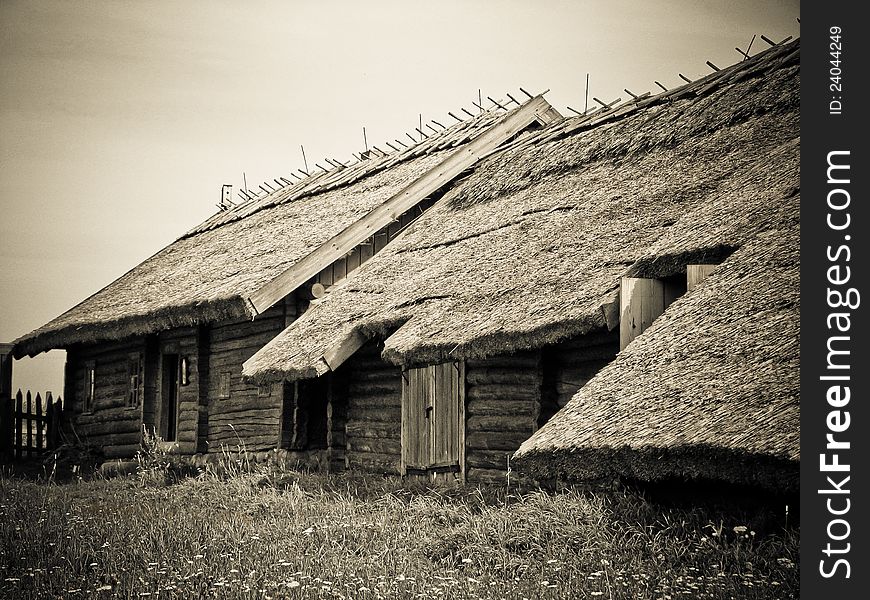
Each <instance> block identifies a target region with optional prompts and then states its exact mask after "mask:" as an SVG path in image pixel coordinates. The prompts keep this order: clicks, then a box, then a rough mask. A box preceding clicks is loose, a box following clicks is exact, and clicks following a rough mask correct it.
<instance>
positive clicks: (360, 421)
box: [333, 342, 402, 475]
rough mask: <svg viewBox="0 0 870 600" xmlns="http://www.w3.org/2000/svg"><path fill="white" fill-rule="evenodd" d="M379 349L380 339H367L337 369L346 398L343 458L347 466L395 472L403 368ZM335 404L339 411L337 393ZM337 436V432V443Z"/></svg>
mask: <svg viewBox="0 0 870 600" xmlns="http://www.w3.org/2000/svg"><path fill="white" fill-rule="evenodd" d="M382 349H383V344H382V343H375V342H369V343H367V344H366V345H365V346H363V347H362V348H360V350H359V351H358V352H356V353H355V354H354V355H353V356H352V357H351V358H349V359H348V360H347V362H345V363H344V365H342V366H341V368H340V369H339V370H338V371H337V372H336V374H339V373H341V375H342V376H343V378H344V379H343V381H344V383H343V386H344V389H345V394H346V399H347V404H346V406H347V412H346V421H345V436H346V440H345V441H346V449H345V459H346V464H347V468H348V469H350V470H359V471H366V472H371V473H384V474H390V475H397V474H399V472H400V469H401V458H402V440H401V436H402V371H401V369H400V368H399V367H396V366H393V365H390V364H387V363H385V362H384V361H383V360H382V359H381V350H382ZM334 404H335V409H337V411H340V404H339V402H338V397H337V396H336V397H335V398H334ZM339 414H340V412H339ZM338 426H339V424H338V423H336V427H335V428H333V429H336V428H337V427H338ZM334 435H335V434H334ZM339 438H340V434H339V435H336V438H335V439H336V445H339V444H338V442H339Z"/></svg>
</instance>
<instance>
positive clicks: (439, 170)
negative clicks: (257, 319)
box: [248, 95, 563, 314]
mask: <svg viewBox="0 0 870 600" xmlns="http://www.w3.org/2000/svg"><path fill="white" fill-rule="evenodd" d="M562 118H563V117H562V115H561V114H560V113H559V111H557V110H556V109H555V108H553V107H552V106H550V103H549V102H547V101H546V100H544V97H543V96H542V95H538V96H535V97H533V98H532V99H531V100H529V101H528V102H526V103H525V104H523V105H522V106H520V107H519V108H516V109H514V110H513V111H512V112H509V113H507V114H505V115H504V116H503V117H502V118H501V119H500V120H499V121H498V122H497V123H496V124H495V125H492V126H490V127H489V128H487V129H486V130H485V131H484V132H483V133H481V134H480V135H479V136H477V137H476V138H474V139H473V140H472V141H470V142H468V143H467V144H465V145H464V146H462V147H460V148H458V149H457V150H456V151H455V152H453V153H452V154H451V155H450V156H448V157H447V158H445V159H444V160H443V161H441V163H439V164H438V165H437V166H436V167H435V168H433V169H431V170H429V171H427V172H426V173H424V174H423V175H421V176H420V177H418V178H417V179H415V180H414V181H413V182H411V183H410V184H409V185H408V186H406V187H405V188H404V189H403V190H402V191H400V192H399V193H398V194H396V195H395V196H393V197H392V198H390V199H389V200H387V201H386V202H384V203H383V204H381V205H380V206H377V207H376V208H374V209H373V210H372V211H371V212H369V213H368V214H367V215H366V216H364V217H362V218H361V219H359V220H358V221H356V222H355V223H353V224H351V225H349V226H348V227H346V228H345V229H344V230H343V231H341V232H340V233H338V234H337V235H335V236H333V237H332V239H330V240H329V241H327V242H326V243H324V244H322V245H321V246H320V247H318V248H317V249H316V250H314V251H313V252H311V253H310V254H308V255H307V256H305V257H304V258H303V259H302V260H300V261H298V262H297V263H295V264H294V265H293V266H291V267H290V268H289V269H287V270H286V271H284V272H283V273H281V274H280V275H278V276H277V277H276V278H275V279H273V280H272V281H270V282H268V283H267V284H265V285H264V286H262V287H260V288H259V289H258V290H256V291H255V292H253V293H252V294H251V295H250V296H249V297H248V303H249V304H250V307H251V308H252V310H253V312H254V314H260V313H262V312H263V311H265V310H266V309H268V308H269V307H271V306H272V305H274V304H275V303H276V302H278V301H279V300H281V299H282V298H283V297H284V296H286V295H287V294H289V293H290V292H292V291H293V290H295V289H297V288H298V287H300V286H301V285H303V284H304V283H305V282H306V281H308V280H309V279H311V278H312V277H314V276H315V275H317V273H319V272H320V271H321V270H323V269H324V268H326V267H328V266H329V265H331V264H332V263H333V262H335V261H336V260H338V259H339V258H342V257H343V256H344V255H345V254H347V253H348V252H350V251H351V250H353V249H354V248H355V247H356V246H358V245H359V244H360V243H362V242H363V241H365V240H366V239H367V238H369V237H371V236H372V235H374V234H375V232H377V231H380V230H381V229H382V228H383V227H384V226H386V225H388V224H389V223H391V222H392V221H394V220H395V219H397V218H398V217H399V216H400V215H401V214H402V213H404V212H405V211H407V210H408V209H410V208H412V207H413V206H416V205H417V204H419V203H420V202H421V201H422V200H424V199H425V198H427V197H429V196H430V195H431V194H433V193H434V192H436V191H437V190H439V189H440V188H442V187H444V186H445V185H446V184H447V183H449V182H451V181H453V180H454V179H455V178H456V177H458V176H459V175H460V174H461V173H462V172H463V171H465V170H466V169H468V168H469V167H471V166H472V165H474V164H475V163H476V162H477V161H478V160H480V158H481V157H483V156H484V155H486V154H488V153H490V152H492V151H493V150H495V149H496V148H498V147H499V146H501V145H502V144H503V143H505V142H506V141H507V140H509V139H511V138H512V137H514V136H515V135H516V134H517V133H519V132H521V131H523V130H524V129H526V128H527V127H528V126H529V125H531V124H533V123H537V124H539V125H548V124H550V123H553V122H556V121H560V120H562Z"/></svg>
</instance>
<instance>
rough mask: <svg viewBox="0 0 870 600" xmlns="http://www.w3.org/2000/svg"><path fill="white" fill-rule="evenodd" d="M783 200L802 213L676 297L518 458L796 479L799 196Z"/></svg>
mask: <svg viewBox="0 0 870 600" xmlns="http://www.w3.org/2000/svg"><path fill="white" fill-rule="evenodd" d="M781 202H783V203H784V204H786V205H788V206H790V207H791V212H792V214H793V215H794V217H795V218H794V219H786V220H781V221H778V222H776V221H774V222H770V223H769V225H770V227H771V229H770V230H768V231H765V232H762V233H760V234H758V236H757V237H756V238H755V239H754V240H752V241H750V242H748V243H747V244H746V245H745V246H744V247H742V248H741V249H740V250H738V251H737V252H735V253H734V254H733V255H732V256H731V257H730V258H728V259H727V260H726V261H725V262H724V263H723V264H722V265H720V266H719V267H717V269H716V270H715V271H713V273H712V274H711V275H710V276H709V278H708V279H706V280H705V281H704V282H703V283H702V284H701V285H699V286H698V287H697V288H695V290H693V291H691V292H689V293H687V294H686V295H685V296H683V297H682V298H680V299H678V300H677V301H676V302H674V303H673V304H672V305H671V306H670V307H669V308H668V310H666V311H665V313H664V314H663V315H662V316H661V317H659V319H657V320H656V322H655V323H653V325H652V326H651V327H650V328H649V329H648V330H647V331H645V332H644V333H643V334H642V335H641V336H640V337H638V338H637V339H636V340H634V341H633V342H632V343H631V344H630V345H629V346H628V347H627V348H626V349H625V350H624V351H622V352H621V353H620V354H619V355H618V356H617V358H616V360H614V361H613V362H612V363H611V364H610V365H608V366H607V367H605V368H604V369H602V370H601V371H600V372H599V373H598V374H597V375H596V376H595V377H594V378H593V379H592V380H591V381H589V383H587V384H586V386H584V387H583V388H581V389H580V391H578V392H577V394H576V395H575V396H574V398H572V399H571V401H570V402H569V403H568V404H567V405H566V406H565V407H564V408H563V409H562V410H561V411H559V412H558V413H557V414H556V415H555V416H554V417H553V418H552V419H551V420H550V422H548V423H547V424H546V425H544V427H542V428H541V429H540V430H538V431H537V432H536V433H535V434H534V435H533V436H532V437H531V438H530V439H529V440H527V441H526V442H525V443H524V444H523V445H522V446H521V447H520V449H519V450H518V451H517V453H516V455H515V460H516V462H517V468H518V469H520V470H528V471H530V472H533V473H537V474H539V475H541V474H544V475H546V476H551V477H556V476H562V475H565V474H570V475H571V476H572V477H574V478H587V477H588V478H593V479H594V478H597V477H601V476H602V475H606V474H614V473H615V474H618V475H620V476H622V477H625V478H630V479H642V480H660V479H667V478H672V477H686V478H700V479H720V480H726V481H732V482H735V483H750V484H761V485H766V486H768V487H775V488H777V489H786V488H788V486H793V485H795V484H796V482H797V470H798V464H799V462H800V425H799V423H800V381H799V368H800V347H799V330H800V290H799V286H798V281H799V278H800V259H799V246H800V237H799V227H798V224H797V222H796V216H797V213H798V206H799V198H795V197H791V198H783V199H781ZM789 489H790V488H789Z"/></svg>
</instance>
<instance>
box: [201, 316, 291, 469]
mask: <svg viewBox="0 0 870 600" xmlns="http://www.w3.org/2000/svg"><path fill="white" fill-rule="evenodd" d="M294 302H295V300H294ZM289 305H290V303H289V302H285V303H279V304H277V305H276V306H274V307H272V308H270V309H269V310H267V311H265V312H264V313H263V314H261V315H259V316H257V318H256V319H254V320H253V321H250V320H248V321H233V322H224V323H219V324H216V325H212V326H210V327H209V328H208V334H207V335H208V343H209V351H208V352H207V357H208V370H207V376H206V377H205V379H206V380H207V382H208V383H207V386H208V388H207V391H206V393H205V396H204V400H203V402H204V403H206V404H207V418H206V419H205V420H206V421H207V429H208V431H207V433H206V434H205V436H204V437H205V439H206V440H207V442H208V443H207V450H208V451H209V452H217V451H219V450H220V448H221V446H226V447H229V448H230V449H233V450H236V449H237V448H238V446H240V445H244V448H245V449H247V450H267V449H271V448H277V447H279V445H280V441H281V409H282V403H283V399H284V386H283V385H282V384H280V383H274V384H271V385H264V386H258V385H256V384H252V383H246V382H244V381H243V380H242V363H244V362H245V361H246V360H248V359H249V358H250V357H251V356H253V355H254V353H255V352H257V351H258V350H259V349H260V348H262V347H263V346H265V345H266V343H267V342H269V341H271V340H272V339H273V338H274V337H275V336H276V335H278V334H279V333H280V332H281V331H282V330H283V329H284V326H285V323H288V322H289V321H288V319H289V320H292V318H295V309H294V310H293V311H292V313H293V314H287V313H288V310H287V307H288V306H289Z"/></svg>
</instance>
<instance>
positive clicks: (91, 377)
mask: <svg viewBox="0 0 870 600" xmlns="http://www.w3.org/2000/svg"><path fill="white" fill-rule="evenodd" d="M96 395H97V361H95V360H88V361H85V389H84V394H83V395H82V412H83V413H92V412H94V404H95V402H94V400H95V398H96Z"/></svg>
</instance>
